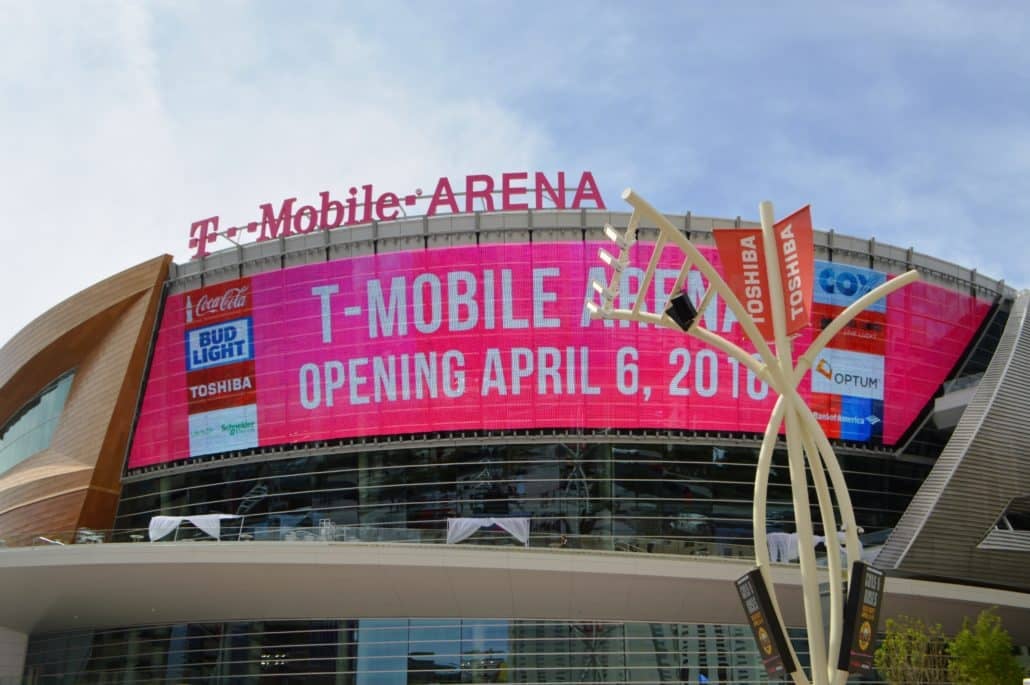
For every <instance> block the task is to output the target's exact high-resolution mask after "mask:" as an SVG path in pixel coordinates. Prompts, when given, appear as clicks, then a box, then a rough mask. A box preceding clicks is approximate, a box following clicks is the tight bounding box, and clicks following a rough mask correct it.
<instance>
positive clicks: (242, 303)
mask: <svg viewBox="0 0 1030 685" xmlns="http://www.w3.org/2000/svg"><path fill="white" fill-rule="evenodd" d="M249 292H250V286H249V285H241V286H237V287H235V288H228V289H227V290H225V291H224V292H223V293H222V294H220V295H213V296H212V295H208V294H207V293H204V294H203V295H201V296H200V297H199V298H198V299H197V301H196V302H195V303H194V302H192V301H191V300H192V298H190V297H189V296H187V297H186V321H187V322H192V321H193V320H194V319H203V318H204V317H207V316H214V315H215V314H223V313H225V312H231V311H234V310H237V309H243V308H244V307H246V306H247V294H248V293H249Z"/></svg>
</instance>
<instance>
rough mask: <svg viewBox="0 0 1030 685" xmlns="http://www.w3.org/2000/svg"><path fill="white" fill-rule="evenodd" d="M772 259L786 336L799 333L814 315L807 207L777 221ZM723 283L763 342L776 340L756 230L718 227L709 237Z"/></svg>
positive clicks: (809, 212)
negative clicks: (777, 273)
mask: <svg viewBox="0 0 1030 685" xmlns="http://www.w3.org/2000/svg"><path fill="white" fill-rule="evenodd" d="M773 230H774V232H775V237H776V256H777V259H778V260H779V261H778V266H779V270H780V283H781V285H782V288H783V311H784V314H785V316H786V332H787V335H794V334H796V333H800V332H801V331H802V330H803V329H804V328H805V327H807V326H808V325H809V323H810V314H811V311H812V289H813V282H812V260H813V256H814V247H813V237H812V213H811V211H810V209H809V207H808V206H807V205H806V206H805V207H802V208H801V209H799V210H798V211H796V212H794V213H793V214H791V215H790V216H788V217H786V218H784V219H781V220H780V221H778V222H776V224H775V225H774V227H773ZM712 234H713V236H714V237H715V244H716V246H717V247H718V249H719V257H720V258H721V259H722V263H723V267H724V273H725V278H726V283H727V284H728V285H729V286H730V289H731V290H732V291H733V294H734V295H736V296H737V299H738V300H740V303H741V304H742V305H743V306H744V309H745V310H747V312H748V313H749V314H750V315H751V318H752V319H753V320H754V322H755V325H756V326H757V327H758V331H759V332H760V333H761V334H762V337H764V338H765V339H766V340H772V339H773V338H774V337H775V334H774V332H773V323H772V312H771V310H770V309H769V300H770V294H769V283H768V276H767V272H766V259H765V247H764V243H763V240H762V229H760V228H716V229H715V230H714V231H713V232H712Z"/></svg>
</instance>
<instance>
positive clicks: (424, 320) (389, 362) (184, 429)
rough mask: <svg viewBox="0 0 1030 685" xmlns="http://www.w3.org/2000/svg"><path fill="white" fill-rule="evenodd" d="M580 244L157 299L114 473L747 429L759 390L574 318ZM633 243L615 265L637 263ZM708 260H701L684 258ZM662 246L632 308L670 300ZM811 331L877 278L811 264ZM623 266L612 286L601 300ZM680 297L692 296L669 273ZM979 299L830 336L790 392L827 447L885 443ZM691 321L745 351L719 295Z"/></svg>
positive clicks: (353, 268)
mask: <svg viewBox="0 0 1030 685" xmlns="http://www.w3.org/2000/svg"><path fill="white" fill-rule="evenodd" d="M600 246H602V245H601V244H600V243H596V244H595V243H533V244H502V245H478V246H465V247H453V248H441V249H430V250H417V251H410V252H397V253H387V254H378V255H368V256H362V257H353V258H347V259H340V260H336V261H332V262H326V263H319V264H311V265H304V266H297V267H293V268H288V269H282V270H278V271H271V272H267V273H263V274H259V275H255V276H251V277H247V278H243V279H239V280H236V281H231V282H226V283H220V284H218V285H213V286H210V287H206V288H203V289H198V290H195V291H191V292H187V293H181V294H177V295H173V296H170V297H168V298H167V301H166V303H165V308H164V314H163V319H162V322H161V326H160V329H159V333H158V338H157V342H156V345H155V349H154V354H153V358H152V362H151V368H150V372H149V376H148V381H147V386H146V391H145V395H144V399H143V404H142V408H141V412H140V416H139V421H138V424H137V428H136V432H135V436H134V440H133V445H132V449H131V452H130V456H129V464H128V467H129V468H130V469H135V468H139V467H143V466H148V465H153V464H159V463H164V462H169V461H179V460H184V459H188V458H191V457H197V456H202V455H207V454H217V453H222V452H230V451H239V450H247V449H252V448H256V447H265V446H273V445H280V444H289V443H303V442H311V441H318V440H329V439H337V438H348V437H355V436H371V435H399V434H417V433H426V432H442V431H469V430H511V429H535V428H623V429H668V430H690V431H692V430H704V431H743V432H755V433H758V432H761V431H762V430H764V427H765V423H766V421H767V419H768V416H769V413H770V411H771V410H772V407H773V404H774V401H775V397H774V396H773V393H772V392H770V390H769V388H768V387H767V386H766V385H765V384H764V383H762V382H761V381H760V380H758V379H757V378H755V377H754V375H753V374H752V373H751V372H750V371H748V370H747V369H746V368H743V367H742V366H741V365H740V364H739V363H738V362H736V360H734V359H732V358H728V357H727V356H726V355H724V354H723V353H721V352H719V351H717V350H713V349H711V348H708V347H706V346H705V345H703V344H701V343H700V342H698V341H696V340H694V339H693V338H691V337H688V336H686V335H683V334H682V333H679V332H675V331H668V330H664V329H655V328H653V327H647V326H638V325H637V324H630V323H627V322H619V323H615V322H610V321H592V320H590V318H589V317H588V315H587V314H586V312H585V307H584V303H585V301H586V300H587V299H589V298H592V297H594V291H593V289H592V288H591V285H590V283H591V281H592V280H598V281H602V282H606V281H607V274H606V272H605V267H604V266H603V265H602V264H601V263H600V262H599V261H598V259H597V249H598V247H600ZM650 247H651V246H648V245H640V246H637V247H635V248H634V249H635V250H637V251H638V254H636V255H635V258H634V263H636V264H646V260H647V259H648V257H649V256H650V251H651V250H650ZM702 251H703V252H704V253H705V256H706V257H708V259H709V260H710V261H711V262H712V263H713V264H714V265H716V266H718V265H719V256H718V253H717V252H716V251H715V249H714V248H702ZM679 264H680V262H679V255H678V254H676V253H675V251H674V250H666V251H665V254H664V255H663V260H662V261H661V262H660V264H659V266H660V268H659V269H658V271H657V273H656V276H655V279H654V282H653V283H652V284H651V286H650V288H649V291H648V292H646V293H643V294H642V297H644V298H645V301H646V302H647V303H648V306H649V308H651V309H654V308H655V307H656V306H658V305H657V304H656V303H660V302H664V300H665V294H666V293H667V292H668V290H669V289H671V288H672V287H673V284H674V283H675V281H676V276H677V271H678V268H679ZM815 274H816V284H815V293H814V304H813V319H812V326H810V327H809V328H808V329H807V330H806V331H804V332H803V333H801V334H800V335H799V336H798V337H797V338H796V339H795V342H794V347H795V349H794V353H795V355H799V354H801V353H802V352H804V350H805V349H806V348H807V346H808V345H809V344H810V342H811V341H812V339H813V337H814V334H815V332H816V331H817V330H818V329H819V328H820V327H821V326H825V325H826V324H827V323H828V322H829V320H830V319H831V318H832V317H833V316H834V315H835V314H836V313H838V312H839V311H841V310H842V309H843V308H844V307H846V306H847V305H848V304H850V303H851V302H852V301H854V300H855V299H857V298H858V297H860V296H861V295H862V294H864V293H865V292H868V291H869V290H870V289H871V288H873V287H875V286H876V285H878V284H879V283H881V282H883V280H884V279H886V278H889V277H890V276H889V275H887V274H884V273H882V272H878V271H873V270H869V269H862V268H856V267H851V266H845V265H841V264H837V263H830V262H821V261H817V262H816V265H815ZM641 277H642V270H640V269H632V268H631V269H629V270H627V271H626V272H624V275H623V278H622V284H621V287H622V291H621V292H620V294H619V297H618V298H617V301H616V304H617V305H618V306H629V305H630V304H631V303H632V302H633V301H634V299H635V298H636V297H637V296H638V294H637V293H636V292H635V290H634V289H635V288H639V284H640V283H641ZM686 289H687V291H688V294H689V295H690V296H691V298H692V299H693V300H694V302H695V303H696V302H698V301H699V300H700V298H701V295H702V293H703V292H704V289H705V283H704V282H703V280H702V277H701V275H700V274H699V273H697V272H692V273H691V274H690V277H689V278H688V279H687V284H686ZM989 307H990V304H989V303H988V302H985V301H981V300H978V299H976V298H974V297H971V296H968V295H963V294H960V293H956V292H953V291H950V290H948V289H945V288H940V287H937V286H933V285H928V284H924V283H916V284H914V285H911V286H908V287H906V288H904V289H902V290H901V291H900V292H897V293H895V294H892V295H891V296H890V297H889V298H887V299H886V301H881V302H879V303H877V305H875V306H874V307H873V308H872V309H871V310H870V311H867V312H866V313H864V314H863V315H862V316H861V317H860V318H859V319H858V320H856V321H854V322H853V323H852V324H850V325H849V326H848V327H847V328H846V329H845V330H844V331H842V332H841V333H840V334H838V335H837V336H836V338H835V339H834V340H833V342H832V344H831V345H830V347H829V348H828V349H827V350H826V351H825V352H824V353H823V354H822V355H820V357H819V359H817V361H816V364H815V367H814V368H813V370H812V372H810V373H809V375H808V376H806V378H805V379H804V380H803V381H802V383H801V390H802V394H803V395H804V396H805V397H806V398H807V399H808V401H809V404H810V406H811V407H812V408H813V410H814V411H815V412H816V415H817V417H818V418H819V420H820V422H821V423H822V424H823V427H824V429H825V430H826V432H827V434H828V435H829V436H830V437H831V438H840V439H845V440H851V441H857V442H868V443H872V444H886V445H890V444H893V443H894V442H896V441H897V440H898V438H899V437H900V436H901V435H902V433H904V431H905V430H906V429H907V428H908V427H909V425H910V424H911V422H912V421H913V420H914V419H915V417H916V416H917V414H918V413H919V411H920V410H921V409H922V408H923V406H925V404H926V402H927V400H928V399H929V398H930V397H931V395H932V393H933V392H935V391H936V389H937V388H938V387H939V385H940V383H941V382H942V381H943V380H944V379H945V377H946V375H947V374H948V372H949V371H950V370H951V368H952V367H953V366H954V364H955V362H956V361H957V360H958V358H959V355H960V354H961V353H962V351H963V350H964V349H965V348H966V346H967V345H968V343H969V341H970V339H971V338H972V336H973V334H974V333H975V331H976V330H977V328H978V327H979V325H980V324H981V322H982V320H983V317H984V315H985V314H986V313H987V311H988V309H989ZM702 318H703V325H704V326H705V327H706V328H708V329H710V330H713V331H717V332H719V333H720V334H722V335H724V336H726V337H727V338H728V339H730V340H732V341H733V342H735V343H737V344H740V345H742V346H744V347H745V348H747V344H746V343H745V340H744V336H743V335H742V334H741V331H740V326H739V324H738V323H737V321H736V319H735V317H734V316H733V315H732V312H729V311H728V309H727V308H726V306H725V303H724V302H722V301H721V300H718V299H717V300H715V301H713V302H712V303H711V304H710V305H709V307H708V308H707V309H706V311H704V312H703V313H702Z"/></svg>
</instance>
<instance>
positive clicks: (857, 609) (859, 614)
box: [837, 561, 886, 673]
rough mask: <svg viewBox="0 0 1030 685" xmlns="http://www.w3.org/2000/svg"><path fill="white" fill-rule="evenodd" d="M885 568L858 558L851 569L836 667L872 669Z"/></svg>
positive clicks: (856, 671)
mask: <svg viewBox="0 0 1030 685" xmlns="http://www.w3.org/2000/svg"><path fill="white" fill-rule="evenodd" d="M885 579H886V578H885V575H884V573H883V571H879V570H877V569H875V568H873V567H872V566H868V565H867V564H865V563H863V562H861V561H856V562H855V565H854V566H853V567H852V569H851V583H850V585H849V586H848V603H847V605H846V606H845V607H844V635H843V636H842V637H841V641H840V654H839V655H838V657H837V669H838V670H841V671H847V672H848V673H870V672H871V671H872V670H873V652H874V651H875V650H876V630H877V626H878V624H879V621H880V604H881V603H882V601H883V584H884V580H885Z"/></svg>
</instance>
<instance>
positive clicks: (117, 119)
mask: <svg viewBox="0 0 1030 685" xmlns="http://www.w3.org/2000/svg"><path fill="white" fill-rule="evenodd" d="M68 9H69V8H68V7H65V6H50V5H45V4H43V5H39V6H37V7H35V8H32V9H29V8H26V7H21V8H18V12H19V19H18V21H16V22H13V25H12V24H8V30H7V31H5V32H3V34H2V35H0V41H4V42H6V47H5V48H4V50H5V52H11V53H12V54H16V55H17V56H18V65H17V66H16V67H11V66H10V65H11V63H10V62H8V61H6V60H3V59H0V63H6V64H8V66H9V68H7V69H4V70H3V71H2V72H0V73H2V74H3V81H2V84H0V88H2V91H0V92H2V93H3V94H4V95H8V96H9V95H12V94H15V93H22V94H23V95H22V97H20V98H18V99H17V100H14V101H16V102H18V105H17V106H10V105H8V106H7V107H5V108H4V110H3V112H2V114H0V126H2V128H3V129H4V130H5V131H7V132H8V133H5V136H4V143H3V146H4V152H5V154H4V158H5V160H6V162H5V165H6V167H7V173H6V174H5V175H6V176H7V179H8V180H7V181H6V182H5V184H4V186H3V190H2V192H3V206H5V208H7V210H8V211H7V216H6V219H7V222H8V226H9V227H14V228H13V229H12V228H8V230H6V231H5V232H4V243H5V245H4V247H5V250H4V251H5V253H6V254H8V255H9V261H10V262H13V264H12V265H11V267H10V268H9V269H8V270H7V272H6V273H5V274H4V275H3V276H0V278H2V279H3V289H4V291H5V292H17V293H21V296H20V297H18V298H16V299H15V301H14V302H12V303H11V305H9V306H8V307H5V314H6V316H5V317H4V321H3V322H2V323H0V341H2V340H6V339H7V338H8V337H9V336H10V335H12V334H13V333H14V332H15V331H17V330H18V329H19V328H20V327H21V326H23V325H24V324H25V323H27V322H28V321H29V320H30V319H31V318H33V317H35V316H36V315H38V314H40V313H42V312H43V311H44V309H46V308H47V307H49V306H50V305H53V304H55V303H57V302H58V301H60V300H61V299H63V298H65V297H67V296H69V295H71V294H73V293H74V292H76V291H78V290H80V289H82V288H83V287H86V286H88V285H90V284H91V283H94V282H96V281H98V280H100V279H101V278H103V277H106V276H108V275H111V274H112V273H115V272H117V271H119V270H121V269H123V268H127V267H129V266H131V265H133V264H135V263H138V262H140V261H143V260H144V259H147V258H149V257H152V256H155V255H157V254H160V253H162V252H172V253H173V254H174V255H175V256H176V258H177V259H178V260H184V259H186V258H188V255H189V252H188V250H187V249H186V245H187V239H188V234H189V224H190V222H191V221H193V220H196V219H199V218H203V217H206V216H209V215H211V214H221V215H222V216H223V217H224V219H225V221H226V222H229V223H234V222H238V221H246V220H249V219H252V218H255V215H256V213H257V205H258V204H260V203H261V202H265V201H278V200H280V199H282V198H285V197H289V196H291V195H297V196H300V197H304V196H306V197H315V196H317V193H318V192H319V191H321V190H325V189H334V190H336V191H337V192H339V193H340V194H342V193H343V192H345V191H344V190H343V189H344V188H346V187H349V185H351V184H359V183H374V184H376V185H377V186H379V187H382V188H383V189H396V190H398V191H408V190H413V189H414V188H415V187H416V186H430V187H431V184H432V183H434V182H435V180H436V178H437V177H438V176H440V175H448V174H454V175H457V174H459V173H469V172H475V171H484V172H498V171H503V170H515V169H532V168H535V164H536V161H537V160H538V159H543V158H545V157H547V154H548V153H547V150H548V149H549V147H550V145H549V143H548V139H547V135H546V134H545V133H544V132H542V131H541V130H540V129H539V128H538V127H537V126H535V125H534V124H532V123H531V122H528V121H526V120H525V119H523V118H522V117H520V116H519V115H517V114H515V113H513V112H511V111H509V110H507V109H506V108H504V107H503V106H502V105H501V104H499V103H498V102H496V101H495V100H494V99H492V98H491V97H490V93H489V92H454V93H442V92H433V91H430V90H428V89H426V88H424V87H423V86H422V84H421V77H420V74H419V72H417V71H410V70H408V69H407V68H406V65H405V61H404V60H403V59H399V58H400V57H401V56H400V55H395V54H392V53H391V48H390V46H388V45H386V44H384V43H382V41H380V40H378V39H376V38H375V37H364V38H363V37H362V35H361V34H360V32H358V31H356V30H348V29H347V28H346V27H343V28H338V29H333V31H332V32H330V31H328V29H325V28H324V27H323V28H322V29H319V30H317V31H316V30H314V29H313V30H312V35H311V36H309V38H310V37H313V38H315V39H319V40H324V41H326V42H327V43H326V44H327V45H328V49H326V50H323V51H322V52H321V56H322V57H323V58H324V61H318V62H311V63H298V64H296V65H292V66H291V65H288V64H286V62H287V61H288V60H280V59H279V56H278V53H277V50H278V49H279V48H280V47H282V46H283V42H282V41H283V40H286V41H297V43H294V45H301V46H303V44H304V41H303V36H301V37H299V40H298V37H294V36H293V35H292V34H289V33H287V34H284V35H279V36H277V37H276V40H275V42H272V43H269V42H267V40H266V39H265V38H263V37H262V35H261V32H262V30H267V27H265V29H262V28H261V27H260V22H259V21H258V20H257V19H256V18H255V17H254V16H252V14H251V13H252V12H253V11H255V10H254V9H253V8H252V7H251V6H250V5H241V6H220V7H215V8H213V9H212V10H211V12H209V11H208V9H209V8H208V5H207V4H204V5H196V6H184V7H180V6H177V5H176V6H172V7H171V8H169V9H168V10H167V13H162V12H164V10H159V11H158V12H157V14H159V15H160V16H159V17H158V19H155V12H154V11H152V8H151V9H144V8H141V6H138V5H135V4H131V3H130V4H126V5H117V6H108V5H105V6H94V7H90V8H88V9H86V8H78V6H73V7H72V8H71V9H72V10H76V9H79V11H72V12H68V11H67V10H68ZM161 22H165V23H164V24H161ZM169 24H172V25H179V24H184V25H186V26H187V27H188V29H189V30H187V31H184V32H179V31H178V30H175V31H172V32H171V34H168V31H169V28H168V25H169ZM299 26H300V27H301V28H305V27H306V28H312V27H316V28H317V26H318V22H317V21H314V20H312V21H311V22H310V23H303V22H302V23H301V24H300V25H299ZM193 29H199V30H197V31H196V32H193V31H192V30H193ZM58 37H59V38H58ZM55 38H56V39H55ZM23 48H24V50H23ZM270 64H274V65H278V66H267V65H270ZM41 74H42V75H44V76H42V77H41ZM6 101H7V102H12V100H11V99H6ZM10 256H13V259H11V258H10Z"/></svg>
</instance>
